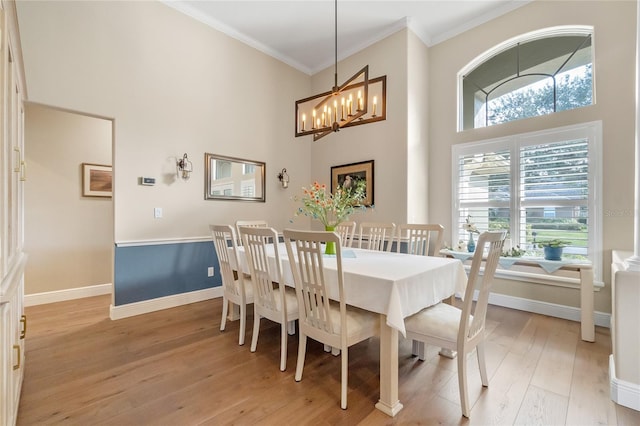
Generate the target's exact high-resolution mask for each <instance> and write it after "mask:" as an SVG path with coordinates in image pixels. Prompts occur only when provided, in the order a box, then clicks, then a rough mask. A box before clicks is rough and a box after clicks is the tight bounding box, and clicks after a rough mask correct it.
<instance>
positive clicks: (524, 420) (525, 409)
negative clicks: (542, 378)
mask: <svg viewBox="0 0 640 426" xmlns="http://www.w3.org/2000/svg"><path fill="white" fill-rule="evenodd" d="M568 403H569V398H568V397H566V396H563V395H559V394H557V393H554V392H549V391H548V390H546V389H542V388H539V387H537V386H533V385H531V386H529V389H528V390H527V393H526V394H525V396H524V400H523V401H522V405H521V407H520V411H519V412H518V416H517V417H516V420H515V422H514V423H513V424H514V425H541V426H543V425H562V424H565V423H566V418H567V406H568Z"/></svg>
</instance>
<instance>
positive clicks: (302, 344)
mask: <svg viewBox="0 0 640 426" xmlns="http://www.w3.org/2000/svg"><path fill="white" fill-rule="evenodd" d="M306 352H307V335H306V334H302V332H301V333H300V337H299V338H298V363H297V364H296V376H295V379H296V382H299V381H300V380H302V369H303V368H304V356H305V354H306Z"/></svg>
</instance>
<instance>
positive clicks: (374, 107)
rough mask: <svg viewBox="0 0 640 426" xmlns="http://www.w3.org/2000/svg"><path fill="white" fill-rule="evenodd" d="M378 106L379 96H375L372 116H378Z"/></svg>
mask: <svg viewBox="0 0 640 426" xmlns="http://www.w3.org/2000/svg"><path fill="white" fill-rule="evenodd" d="M377 106H378V97H377V96H374V97H373V114H371V116H372V117H375V116H376V107H377Z"/></svg>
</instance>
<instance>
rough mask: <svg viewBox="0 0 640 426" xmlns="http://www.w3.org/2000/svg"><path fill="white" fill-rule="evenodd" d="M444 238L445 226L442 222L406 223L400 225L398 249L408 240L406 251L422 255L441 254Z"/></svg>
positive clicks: (399, 251) (400, 251) (398, 250)
mask: <svg viewBox="0 0 640 426" xmlns="http://www.w3.org/2000/svg"><path fill="white" fill-rule="evenodd" d="M443 240H444V226H442V225H440V224H405V225H400V226H398V239H397V244H396V251H397V252H398V253H402V252H403V251H402V250H401V247H402V246H403V244H402V243H403V242H405V241H406V244H407V246H406V247H407V250H406V253H409V254H416V255H420V256H440V249H441V248H442V242H443Z"/></svg>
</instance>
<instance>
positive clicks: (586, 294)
mask: <svg viewBox="0 0 640 426" xmlns="http://www.w3.org/2000/svg"><path fill="white" fill-rule="evenodd" d="M580 324H581V327H582V340H584V341H586V342H595V341H596V328H595V323H594V320H593V269H591V268H580Z"/></svg>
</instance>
